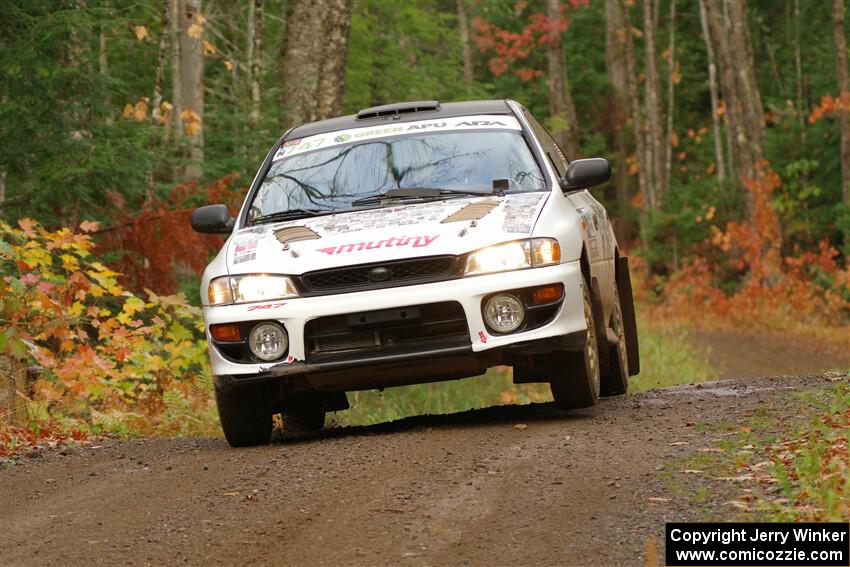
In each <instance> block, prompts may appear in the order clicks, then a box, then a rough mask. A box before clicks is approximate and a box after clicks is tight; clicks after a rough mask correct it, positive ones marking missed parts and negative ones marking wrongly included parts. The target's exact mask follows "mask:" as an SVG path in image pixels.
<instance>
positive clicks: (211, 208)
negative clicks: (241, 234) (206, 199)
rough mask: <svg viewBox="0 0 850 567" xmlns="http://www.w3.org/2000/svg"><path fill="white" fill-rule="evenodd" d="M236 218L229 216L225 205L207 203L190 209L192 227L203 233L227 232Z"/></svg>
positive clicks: (231, 228) (230, 229)
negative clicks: (192, 209)
mask: <svg viewBox="0 0 850 567" xmlns="http://www.w3.org/2000/svg"><path fill="white" fill-rule="evenodd" d="M235 224H236V219H235V218H233V217H231V216H230V211H229V210H228V209H227V206H226V205H207V206H205V207H198V208H197V209H195V210H194V211H192V228H193V229H194V230H195V232H202V233H204V234H227V233H229V232H230V231H232V230H233V226H234V225H235Z"/></svg>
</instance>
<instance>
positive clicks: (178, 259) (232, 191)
mask: <svg viewBox="0 0 850 567" xmlns="http://www.w3.org/2000/svg"><path fill="white" fill-rule="evenodd" d="M237 179H238V176H236V175H229V176H227V177H224V178H222V179H219V180H218V181H216V182H214V183H211V184H210V185H207V186H206V187H201V186H200V185H199V184H198V182H196V181H189V182H187V183H181V184H179V185H177V186H175V187H174V188H173V189H171V191H169V192H168V194H167V195H166V196H165V197H164V198H163V197H159V196H156V195H148V196H147V198H146V199H145V200H144V201H143V202H142V203H141V204H132V206H131V204H128V203H127V202H126V200H125V199H124V197H122V196H121V195H120V194H118V193H112V194H110V200H111V202H112V205H113V206H112V207H111V208H110V213H109V214H110V216H112V218H113V219H114V224H113V225H112V226H111V227H108V228H105V229H103V230H98V231H96V234H97V236H98V242H97V243H98V247H97V250H96V251H99V252H109V251H121V255H120V256H119V258H118V259H117V260H115V261H114V262H112V266H113V267H114V268H115V269H116V271H118V272H120V273H121V274H122V275H121V276H120V277H121V278H122V281H124V283H126V284H128V285H131V286H133V287H134V288H135V289H140V288H143V287H148V288H150V289H153V290H154V291H156V292H158V293H174V291H175V290H176V287H177V283H176V279H175V274H176V273H178V272H179V271H180V270H183V271H188V272H191V273H195V274H197V275H200V274H201V272H203V270H204V267H205V266H206V263H207V260H208V259H209V257H210V255H211V254H214V253H215V252H217V251H218V250H219V249H220V248H221V245H222V242H223V240H222V238H221V237H219V236H210V235H203V234H199V233H197V232H194V231H193V230H192V227H191V225H190V223H189V219H190V216H191V214H192V210H193V209H194V207H195V206H197V204H207V203H223V204H226V205H228V206H229V207H230V210H231V213H233V214H236V212H237V211H238V209H239V205H240V204H241V201H242V199H243V197H244V194H245V190H244V188H242V187H236V186H235V183H236V181H237Z"/></svg>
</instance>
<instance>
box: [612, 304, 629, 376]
mask: <svg viewBox="0 0 850 567" xmlns="http://www.w3.org/2000/svg"><path fill="white" fill-rule="evenodd" d="M614 331H615V332H616V333H617V358H619V359H620V372H622V373H623V375H624V376H628V375H629V356H628V354H627V353H626V332H625V329H624V328H623V312H622V310H621V309H620V301H619V298H617V302H616V303H615V304H614Z"/></svg>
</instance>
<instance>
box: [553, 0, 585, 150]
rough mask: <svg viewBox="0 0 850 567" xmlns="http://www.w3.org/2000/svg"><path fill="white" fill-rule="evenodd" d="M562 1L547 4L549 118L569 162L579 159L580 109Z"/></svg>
mask: <svg viewBox="0 0 850 567" xmlns="http://www.w3.org/2000/svg"><path fill="white" fill-rule="evenodd" d="M560 5H561V3H560V0H547V1H546V11H547V16H548V18H549V53H548V60H549V115H550V116H551V117H552V128H551V130H552V137H553V138H555V141H556V142H557V143H558V145H559V146H561V149H562V150H563V151H564V154H566V156H567V159H569V160H574V159H576V158H577V157H578V155H579V151H578V128H577V124H576V109H575V105H574V104H573V97H572V95H571V94H570V90H569V83H568V81H567V72H566V64H565V62H564V50H563V44H562V41H561V33H560V32H559V31H558V24H557V20H558V19H559V18H560V17H561V14H560Z"/></svg>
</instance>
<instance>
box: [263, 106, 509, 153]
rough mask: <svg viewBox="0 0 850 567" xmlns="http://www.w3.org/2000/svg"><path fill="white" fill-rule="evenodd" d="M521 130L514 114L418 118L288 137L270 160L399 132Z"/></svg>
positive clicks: (395, 134) (398, 133)
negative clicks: (313, 134) (385, 124)
mask: <svg viewBox="0 0 850 567" xmlns="http://www.w3.org/2000/svg"><path fill="white" fill-rule="evenodd" d="M482 129H484V130H499V129H501V130H520V129H521V128H520V125H519V122H517V120H516V118H514V117H513V116H503V115H497V116H456V117H454V118H442V119H437V120H419V121H416V122H405V123H404V124H397V125H394V126H384V127H378V128H376V127H366V128H352V129H350V130H344V131H342V132H328V133H327V134H317V135H315V136H310V137H308V138H298V139H295V140H287V141H286V142H284V143H283V144H282V145H281V147H280V148H279V149H278V151H277V153H276V154H275V156H274V159H273V161H277V160H279V159H282V158H285V157H288V156H292V155H295V154H300V153H304V152H307V151H310V150H315V149H319V148H329V147H332V146H337V145H339V144H345V143H348V142H352V141H360V140H369V139H373V138H382V137H385V136H401V135H404V134H416V133H419V132H428V131H437V130H441V131H444V130H452V131H457V130H482Z"/></svg>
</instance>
